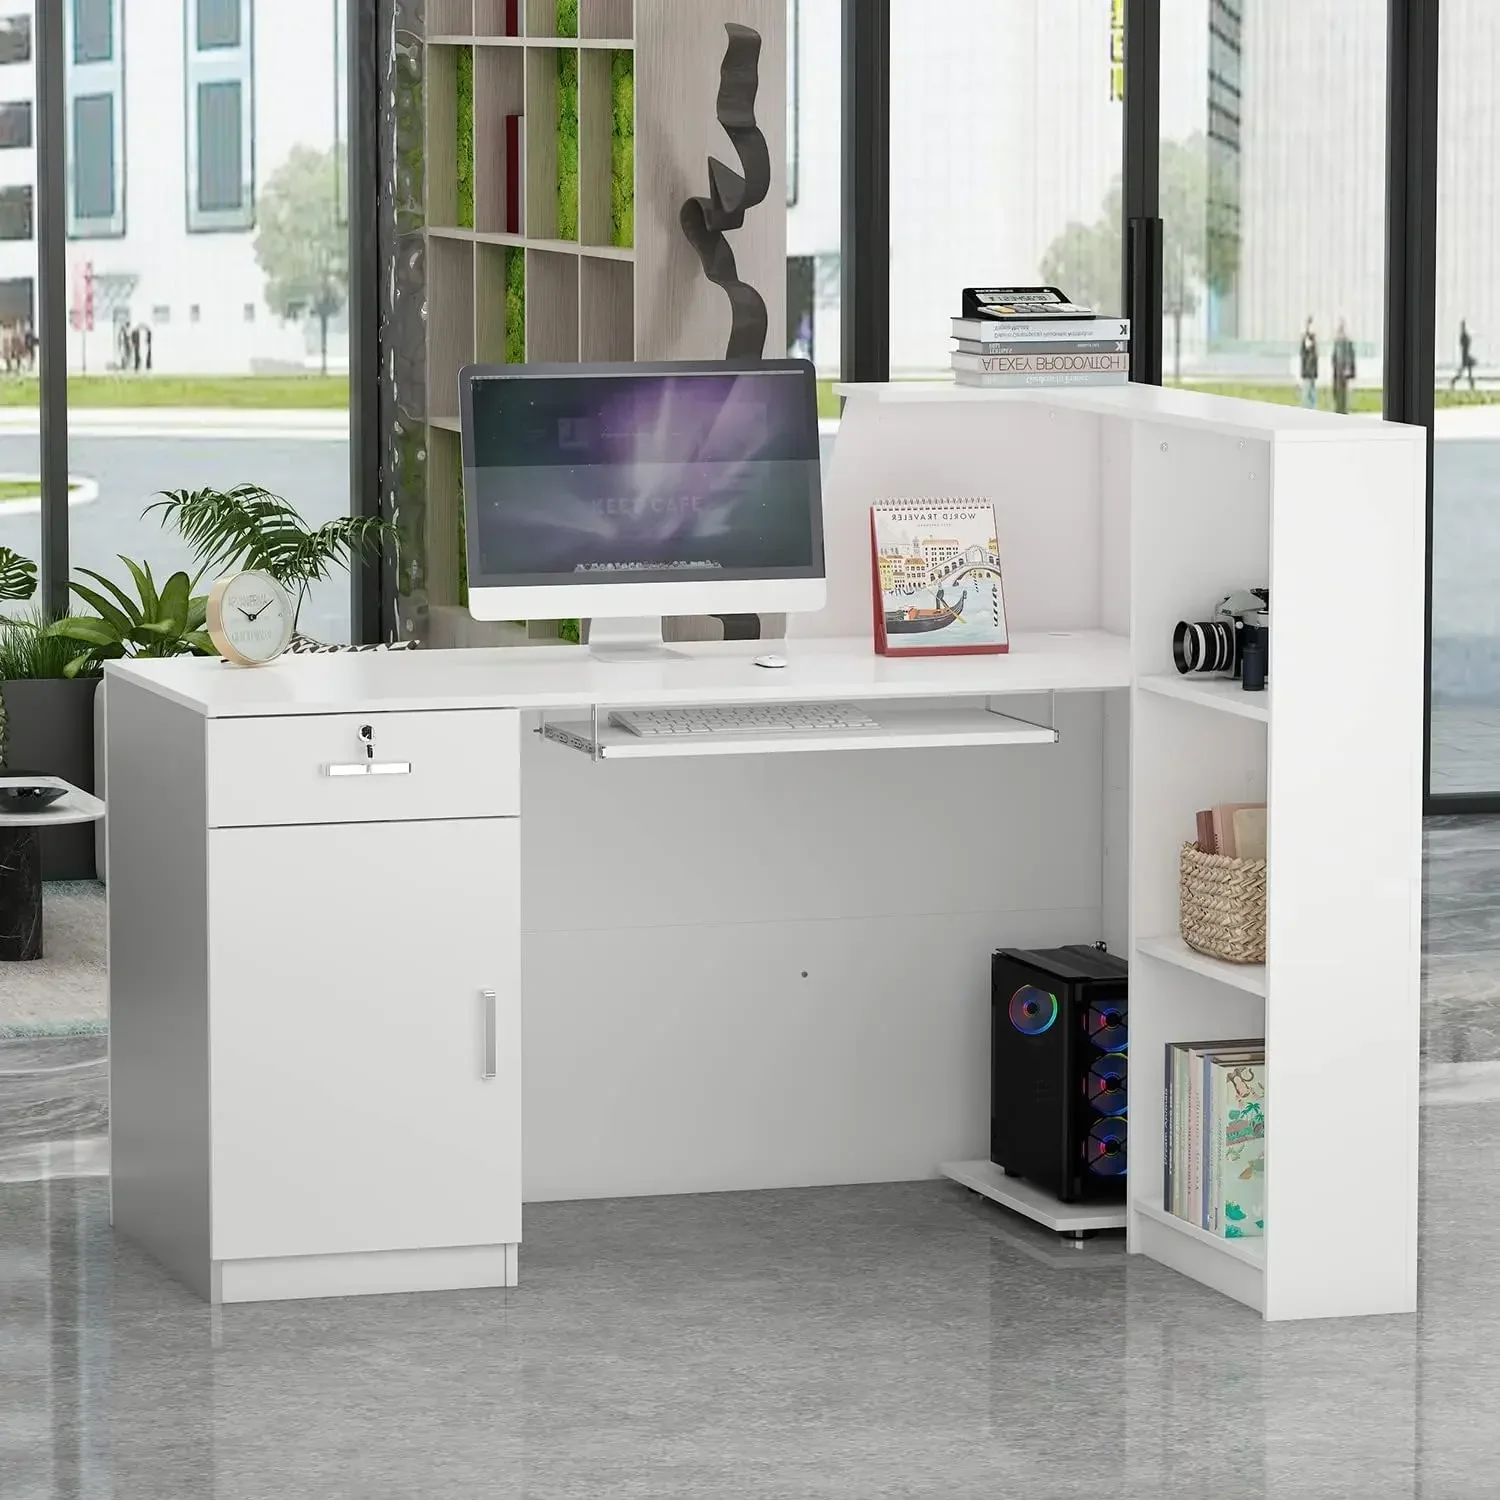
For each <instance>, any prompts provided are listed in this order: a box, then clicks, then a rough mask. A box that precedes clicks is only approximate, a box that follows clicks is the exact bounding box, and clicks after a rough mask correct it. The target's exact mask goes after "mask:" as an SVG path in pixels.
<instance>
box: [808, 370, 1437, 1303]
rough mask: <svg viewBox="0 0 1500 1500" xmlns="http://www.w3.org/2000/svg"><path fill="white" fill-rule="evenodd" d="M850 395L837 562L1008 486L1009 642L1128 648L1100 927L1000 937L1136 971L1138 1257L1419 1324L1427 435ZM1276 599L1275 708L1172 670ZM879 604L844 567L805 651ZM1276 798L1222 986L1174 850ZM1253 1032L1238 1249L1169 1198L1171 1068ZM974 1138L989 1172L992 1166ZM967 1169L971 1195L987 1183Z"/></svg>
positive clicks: (1081, 923) (839, 465) (1130, 1182)
mask: <svg viewBox="0 0 1500 1500" xmlns="http://www.w3.org/2000/svg"><path fill="white" fill-rule="evenodd" d="M837 391H838V393H839V394H840V395H843V396H846V397H847V398H848V402H847V405H846V407H845V410H844V417H843V422H842V425H841V428H840V432H839V439H838V445H837V447H836V449H835V455H834V462H833V466H832V470H831V473H830V476H829V484H828V500H827V504H826V506H825V535H826V538H827V546H828V552H829V556H830V558H831V559H833V560H834V562H835V564H837V562H838V560H839V559H840V558H845V559H854V560H858V559H862V558H864V557H866V556H867V555H868V554H867V552H865V551H864V550H863V549H864V548H865V547H867V545H868V541H867V537H868V531H867V525H868V523H867V520H866V519H865V518H866V517H867V515H868V509H867V508H868V506H869V504H870V503H871V502H872V501H875V500H881V499H891V498H896V497H899V496H903V495H906V496H911V495H934V496H937V495H981V494H982V495H989V496H992V497H993V498H994V499H995V503H996V507H997V516H998V519H999V523H1000V526H1001V528H1002V532H1001V535H1002V548H1001V550H1002V554H1003V561H1004V568H1005V587H1006V606H1007V614H1008V615H1009V617H1010V619H1011V622H1012V628H1013V629H1016V630H1023V629H1024V630H1028V631H1042V632H1047V633H1049V634H1051V633H1055V634H1066V633H1067V632H1070V631H1082V630H1088V629H1102V630H1105V631H1108V632H1111V633H1113V634H1114V635H1115V636H1117V637H1118V638H1120V639H1121V640H1122V641H1126V642H1128V649H1129V653H1130V659H1131V668H1130V677H1131V686H1130V688H1129V689H1128V691H1127V692H1123V693H1114V692H1106V693H1104V694H1102V695H1099V696H1100V697H1101V698H1102V703H1100V704H1099V705H1098V707H1097V708H1096V709H1095V712H1097V714H1098V716H1099V724H1100V729H1099V750H1098V762H1097V763H1095V762H1093V761H1092V755H1093V751H1094V747H1093V745H1092V744H1090V745H1089V746H1088V747H1087V748H1088V756H1089V758H1090V764H1089V765H1088V774H1089V775H1090V776H1091V778H1093V782H1092V784H1093V785H1095V786H1098V787H1099V788H1100V794H1099V800H1100V814H1099V818H1100V825H1099V826H1100V832H1099V842H1098V844H1097V845H1095V844H1092V843H1091V844H1090V845H1089V846H1088V853H1087V854H1086V855H1084V856H1083V857H1084V859H1085V862H1086V863H1089V862H1091V861H1092V859H1093V857H1094V851H1095V849H1096V848H1097V849H1098V850H1099V858H1100V860H1101V865H1102V869H1101V879H1100V889H1099V895H1098V906H1097V908H1092V909H1087V910H1083V911H1080V912H1079V913H1078V914H1077V915H1076V916H1075V917H1074V918H1072V919H1070V920H1069V921H1068V922H1066V923H1065V924H1059V925H1058V926H1057V927H1055V928H1054V927H1047V926H1044V925H1036V924H1027V925H1022V926H1021V927H1020V928H1019V931H1018V930H1017V928H1016V927H1015V926H1010V927H1002V926H1001V924H999V923H998V922H997V926H996V930H997V933H998V932H1002V931H1003V933H1004V935H1005V941H1006V942H1007V943H1008V942H1010V941H1011V934H1012V933H1016V934H1017V935H1016V937H1015V942H1016V945H1017V946H1022V947H1025V946H1047V945H1050V944H1052V943H1054V942H1059V941H1067V942H1076V941H1085V940H1088V939H1090V938H1092V937H1096V936H1098V937H1103V938H1104V939H1105V940H1106V942H1107V944H1108V946H1109V948H1110V950H1111V951H1112V952H1116V953H1123V954H1125V955H1126V956H1127V957H1128V959H1129V962H1130V1041H1129V1054H1130V1080H1129V1110H1128V1117H1129V1149H1128V1160H1129V1174H1128V1178H1127V1191H1128V1197H1127V1203H1126V1235H1127V1247H1128V1249H1129V1250H1130V1251H1131V1252H1133V1253H1135V1254H1138V1255H1143V1256H1146V1257H1148V1258H1150V1259H1153V1260H1156V1261H1159V1262H1161V1263H1162V1264H1163V1265H1166V1266H1169V1267H1171V1268H1172V1269H1174V1270H1176V1271H1178V1272H1180V1273H1181V1274H1182V1275H1184V1276H1186V1277H1190V1278H1192V1279H1193V1280H1196V1281H1198V1282H1201V1283H1202V1284H1203V1285H1205V1286H1208V1287H1212V1288H1213V1289H1215V1290H1216V1291H1219V1292H1222V1293H1224V1294H1225V1295H1226V1296H1229V1297H1233V1298H1235V1299H1237V1300H1238V1301H1240V1302H1242V1303H1244V1304H1246V1305H1247V1306H1248V1307H1250V1308H1253V1309H1254V1310H1255V1311H1256V1312H1258V1313H1260V1314H1261V1315H1262V1316H1264V1317H1265V1318H1268V1319H1295V1318H1311V1317H1337V1316H1345V1315H1354V1314H1370V1313H1398V1312H1410V1311H1412V1310H1413V1309H1414V1308H1415V1306H1416V1265H1417V1153H1418V1117H1417V1101H1418V1083H1419V1073H1420V1030H1419V1017H1420V1010H1419V1004H1420V980H1421V868H1422V860H1421V851H1422V792H1423V767H1422V762H1423V742H1422V734H1423V730H1422V718H1423V716H1422V694H1423V682H1422V679H1423V613H1424V600H1423V578H1422V566H1421V559H1422V557H1423V555H1424V528H1425V511H1426V500H1425V493H1426V479H1425V442H1424V434H1423V433H1422V432H1421V431H1420V430H1418V429H1414V428H1408V427H1401V426H1397V425H1394V424H1389V423H1384V422H1376V421H1364V420H1358V419H1349V418H1343V417H1338V416H1335V415H1333V414H1331V413H1319V412H1308V411H1301V410H1298V409H1296V408H1293V407H1279V406H1273V405H1269V404H1263V403H1255V402H1246V401H1239V400H1234V399H1229V398H1224V397H1217V396H1210V395H1206V394H1203V393H1201V392H1193V391H1183V390H1160V389H1157V388H1154V387H1149V386H1141V385H1127V386H1120V387H1107V388H1098V389H1089V388H1081V389H1070V390H1062V391H1047V390H1039V391H1025V390H1020V391H996V390H985V389H982V388H972V387H961V386H956V385H947V384H943V383H940V382H937V381H932V382H921V383H912V384H909V385H903V384H887V385H869V386H864V385H843V386H839V387H837ZM1037 495H1045V496H1046V500H1047V503H1046V506H1045V507H1039V506H1038V505H1036V503H1035V497H1036V496H1037ZM1265 584H1269V586H1270V589H1271V620H1272V624H1271V648H1270V685H1269V690H1268V691H1267V692H1265V693H1246V692H1244V691H1243V690H1242V689H1241V688H1240V687H1239V686H1238V685H1236V684H1231V683H1226V682H1222V681H1216V680H1212V679H1208V678H1183V677H1180V676H1179V675H1178V674H1177V672H1176V670H1175V668H1174V666H1173V663H1172V630H1173V626H1174V625H1175V624H1176V622H1177V621H1178V620H1180V619H1203V618H1205V617H1206V615H1207V614H1208V612H1209V611H1211V610H1212V609H1213V607H1214V605H1215V604H1216V603H1217V602H1218V600H1219V599H1221V598H1223V597H1224V596H1225V595H1226V594H1229V593H1231V592H1233V591H1234V590H1236V589H1241V588H1247V587H1255V586H1260V585H1265ZM868 587H869V585H868V578H867V576H860V574H859V569H858V568H857V567H856V566H848V567H846V569H845V570H844V571H843V573H842V574H840V573H836V572H835V571H833V570H831V571H830V578H829V610H828V611H827V612H826V613H827V615H828V616H829V619H830V620H831V623H827V622H823V621H819V622H813V627H814V629H815V631H816V633H824V632H825V631H826V633H829V634H843V635H853V634H855V633H856V632H865V631H867V630H868V628H869V627H868V609H869V603H868V597H869V596H868ZM1355 598H1362V599H1369V600H1371V601H1377V600H1378V601H1379V603H1378V606H1376V607H1377V608H1378V610H1379V613H1380V619H1381V622H1382V623H1381V629H1380V640H1379V644H1378V646H1372V647H1370V648H1368V649H1353V650H1351V649H1346V648H1345V647H1344V646H1343V645H1341V644H1340V643H1341V642H1345V641H1351V640H1354V639H1355V638H1357V636H1358V635H1359V633H1360V630H1361V625H1360V622H1359V620H1358V618H1357V617H1352V616H1351V610H1350V601H1351V600H1353V599H1355ZM1387 611H1389V613H1387ZM802 633H810V632H809V627H808V626H807V625H804V624H802V623H801V622H799V621H797V620H795V619H794V621H793V630H792V634H793V637H794V639H795V637H796V636H797V635H799V634H802ZM1011 660H1013V661H1016V662H1019V661H1020V660H1021V656H1020V654H1019V652H1017V653H1015V654H1013V656H1012V658H1011ZM1067 746H1068V736H1067V735H1066V734H1064V735H1063V737H1062V741H1061V744H1060V746H1059V749H1061V750H1063V751H1066V750H1067ZM1074 749H1075V751H1078V752H1079V753H1080V754H1082V753H1084V752H1083V751H1082V750H1080V747H1079V746H1078V744H1077V742H1076V739H1075V744H1074ZM1010 753H1011V754H1014V755H1017V756H1019V755H1021V754H1024V753H1026V752H1024V751H1015V752H1010ZM1007 774H1010V773H1009V772H1007ZM1261 800H1264V801H1265V802H1266V804H1267V819H1268V824H1267V837H1268V852H1269V871H1268V877H1269V878H1268V890H1269V913H1268V930H1267V961H1266V962H1265V963H1264V964H1258V965H1239V964H1229V963H1223V962H1220V961H1218V960H1216V959H1213V958H1209V957H1206V956H1205V955H1203V954H1199V953H1196V952H1194V951H1193V950H1192V949H1190V948H1188V947H1187V945H1186V944H1185V943H1184V942H1183V940H1182V938H1181V936H1180V933H1179V922H1178V890H1179V886H1178V858H1179V851H1180V849H1181V846H1182V844H1183V842H1184V841H1185V840H1187V839H1190V838H1192V837H1193V834H1194V831H1195V814H1196V813H1197V811H1198V809H1199V808H1203V807H1211V806H1214V805H1215V804H1217V803H1220V802H1257V801H1261ZM1049 836H1050V835H1049ZM1049 836H1044V837H1041V838H1036V837H1035V836H1033V838H1032V840H1031V842H1030V843H1028V844H1027V845H1026V846H1025V847H1024V848H1021V849H1019V850H1018V851H1017V853H1016V856H1015V857H1016V858H1017V859H1021V860H1024V861H1026V862H1027V868H1028V869H1033V870H1035V871H1036V872H1037V874H1038V879H1040V878H1041V872H1043V871H1044V870H1047V869H1049V868H1052V867H1054V866H1055V865H1056V863H1057V861H1058V860H1060V859H1061V857H1062V856H1061V854H1060V853H1059V851H1058V850H1057V849H1055V848H1053V847H1051V845H1050V844H1049V842H1048V837H1049ZM1008 847H1009V846H1008ZM1081 850H1082V846H1081V845H1079V846H1070V850H1069V853H1068V856H1067V857H1068V858H1077V857H1078V856H1079V854H1080V853H1081ZM999 945H1000V944H997V945H996V946H999ZM974 1004H975V1005H976V1007H980V1006H984V1007H987V1004H988V996H987V995H984V996H982V997H981V996H977V995H976V997H975V999H974ZM1250 1036H1255V1037H1264V1038H1265V1044H1266V1053H1267V1067H1268V1084H1267V1104H1266V1121H1267V1138H1266V1161H1267V1184H1266V1226H1267V1227H1266V1234H1265V1236H1264V1237H1263V1238H1262V1239H1260V1240H1258V1241H1254V1240H1252V1241H1245V1240H1238V1241H1235V1240H1226V1239H1219V1238H1217V1237H1215V1236H1214V1235H1212V1234H1209V1233H1206V1232H1205V1231H1203V1230H1201V1229H1198V1228H1197V1227H1196V1226H1195V1225H1193V1224H1190V1223H1188V1222H1186V1221H1184V1220H1180V1219H1177V1218H1175V1217H1174V1216H1173V1215H1171V1214H1170V1213H1168V1212H1167V1211H1166V1210H1165V1209H1164V1208H1163V1207H1162V1197H1163V1165H1162V1157H1163V1126H1164V1111H1163V1099H1162V1092H1163V1054H1164V1049H1165V1047H1166V1045H1167V1044H1168V1043H1171V1042H1188V1041H1192V1042H1200V1041H1208V1040H1211V1039H1214V1038H1225V1039H1228V1038H1238V1037H1250ZM980 1126H981V1122H980V1121H979V1120H977V1119H976V1123H975V1129H974V1133H973V1136H972V1137H970V1138H969V1139H968V1140H967V1141H966V1142H965V1143H964V1144H967V1145H968V1147H969V1153H970V1155H978V1154H979V1153H981V1152H983V1151H984V1150H985V1147H986V1144H987V1141H986V1134H987V1133H986V1132H984V1131H982V1129H981V1128H980ZM955 1144H957V1143H955ZM958 1154H959V1153H958V1151H957V1150H951V1151H950V1152H949V1153H948V1155H949V1156H950V1157H953V1158H955V1159H956V1158H957V1157H958ZM957 1165H958V1166H959V1167H961V1168H962V1169H963V1170H964V1171H965V1172H966V1173H968V1174H969V1176H976V1174H977V1172H979V1171H981V1170H982V1168H983V1167H984V1165H985V1164H984V1162H983V1161H980V1162H977V1163H976V1162H972V1161H969V1162H958V1163H957ZM943 1170H945V1171H948V1173H949V1175H950V1176H953V1175H957V1172H956V1171H953V1170H950V1169H949V1168H948V1167H944V1169H943ZM959 1180H960V1181H966V1180H967V1178H966V1177H963V1176H960V1177H959Z"/></svg>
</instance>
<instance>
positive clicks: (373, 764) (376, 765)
mask: <svg viewBox="0 0 1500 1500" xmlns="http://www.w3.org/2000/svg"><path fill="white" fill-rule="evenodd" d="M323 774H324V775H325V776H410V775H411V762H410V761H409V760H346V761H335V762H334V763H333V764H332V765H326V766H324V767H323Z"/></svg>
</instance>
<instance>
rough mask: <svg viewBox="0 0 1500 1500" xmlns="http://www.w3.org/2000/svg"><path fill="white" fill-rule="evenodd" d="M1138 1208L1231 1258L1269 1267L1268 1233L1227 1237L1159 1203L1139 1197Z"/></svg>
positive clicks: (1248, 1263)
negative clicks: (1249, 1237) (1241, 1237)
mask: <svg viewBox="0 0 1500 1500" xmlns="http://www.w3.org/2000/svg"><path fill="white" fill-rule="evenodd" d="M1135 1211H1136V1212H1137V1213H1140V1214H1145V1215H1146V1217H1147V1218H1148V1219H1154V1220H1156V1222H1157V1223H1158V1224H1165V1225H1166V1226H1167V1228H1168V1229H1171V1230H1175V1231H1176V1232H1177V1233H1178V1234H1181V1235H1185V1236H1186V1237H1187V1238H1188V1239H1190V1240H1192V1241H1194V1242H1195V1243H1197V1244H1200V1245H1205V1246H1207V1247H1208V1249H1210V1250H1213V1251H1215V1252H1216V1253H1217V1254H1219V1255H1223V1256H1227V1257H1228V1258H1229V1259H1230V1260H1237V1261H1239V1262H1241V1263H1242V1264H1243V1265H1247V1266H1252V1267H1254V1269H1255V1270H1257V1271H1264V1270H1265V1268H1266V1241H1265V1238H1264V1236H1262V1237H1260V1238H1258V1239H1250V1240H1226V1239H1224V1238H1223V1236H1222V1235H1217V1234H1210V1233H1209V1232H1208V1231H1207V1230H1206V1229H1200V1228H1199V1227H1198V1226H1197V1225H1196V1224H1189V1223H1188V1221H1187V1220H1186V1219H1183V1218H1179V1217H1178V1216H1177V1215H1176V1214H1174V1213H1171V1212H1169V1211H1168V1210H1167V1209H1165V1208H1162V1207H1160V1206H1159V1205H1158V1204H1155V1203H1151V1202H1147V1201H1144V1200H1140V1201H1137V1203H1136V1204H1135Z"/></svg>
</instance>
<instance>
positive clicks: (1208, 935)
mask: <svg viewBox="0 0 1500 1500" xmlns="http://www.w3.org/2000/svg"><path fill="white" fill-rule="evenodd" d="M1180 883H1181V891H1182V940H1183V942H1185V943H1186V944H1187V945H1188V947H1189V948H1196V949H1197V950H1198V952H1199V953H1206V954H1208V955H1209V957H1211V958H1222V959H1224V960H1225V961H1226V962H1228V963H1232V964H1263V963H1264V962H1265V961H1266V862H1265V860H1263V859H1230V858H1229V857H1228V856H1227V855H1223V854H1205V853H1204V852H1203V851H1202V850H1201V849H1200V848H1199V847H1198V846H1197V845H1196V844H1184V845H1183V846H1182V864H1181V868H1180Z"/></svg>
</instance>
